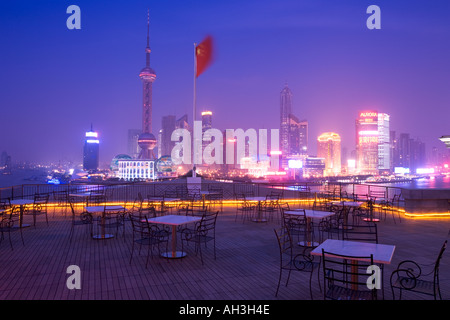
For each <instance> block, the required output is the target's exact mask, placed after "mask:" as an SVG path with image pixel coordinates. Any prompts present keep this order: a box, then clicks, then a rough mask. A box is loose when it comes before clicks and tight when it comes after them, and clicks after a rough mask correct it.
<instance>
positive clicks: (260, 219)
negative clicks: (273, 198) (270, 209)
mask: <svg viewBox="0 0 450 320" xmlns="http://www.w3.org/2000/svg"><path fill="white" fill-rule="evenodd" d="M261 214H262V210H261V201H258V216H257V217H256V219H253V222H266V221H267V220H266V219H263V218H262V216H261Z"/></svg>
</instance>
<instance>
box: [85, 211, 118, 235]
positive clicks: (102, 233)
mask: <svg viewBox="0 0 450 320" xmlns="http://www.w3.org/2000/svg"><path fill="white" fill-rule="evenodd" d="M85 209H86V211H87V212H89V213H91V214H95V213H100V212H101V213H102V215H101V220H102V221H101V225H102V227H101V231H100V234H95V235H93V236H92V238H94V239H96V240H104V239H111V238H114V235H113V234H109V233H106V232H105V224H104V221H105V217H106V216H105V214H106V213H105V211H124V210H125V207H123V206H89V207H86V208H85Z"/></svg>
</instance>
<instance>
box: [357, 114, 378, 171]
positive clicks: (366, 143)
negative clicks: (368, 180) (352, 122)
mask: <svg viewBox="0 0 450 320" xmlns="http://www.w3.org/2000/svg"><path fill="white" fill-rule="evenodd" d="M355 127H356V166H357V172H358V173H360V174H373V175H376V174H378V141H379V132H378V112H377V111H363V112H360V113H359V117H358V118H357V119H356V126H355Z"/></svg>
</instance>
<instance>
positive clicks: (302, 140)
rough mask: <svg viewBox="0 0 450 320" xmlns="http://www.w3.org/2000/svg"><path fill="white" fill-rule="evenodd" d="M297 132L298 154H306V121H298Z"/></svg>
mask: <svg viewBox="0 0 450 320" xmlns="http://www.w3.org/2000/svg"><path fill="white" fill-rule="evenodd" d="M299 126H300V128H299V133H300V138H299V142H298V145H299V147H300V154H301V155H307V154H308V121H306V120H302V121H300V123H299Z"/></svg>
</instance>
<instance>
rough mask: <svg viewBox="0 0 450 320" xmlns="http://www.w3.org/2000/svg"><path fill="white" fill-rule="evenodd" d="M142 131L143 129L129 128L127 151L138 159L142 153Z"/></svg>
mask: <svg viewBox="0 0 450 320" xmlns="http://www.w3.org/2000/svg"><path fill="white" fill-rule="evenodd" d="M141 133H142V130H141V129H128V137H127V153H128V155H129V156H130V157H132V158H133V159H137V158H138V156H139V153H140V148H139V145H138V139H139V135H140V134H141Z"/></svg>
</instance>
